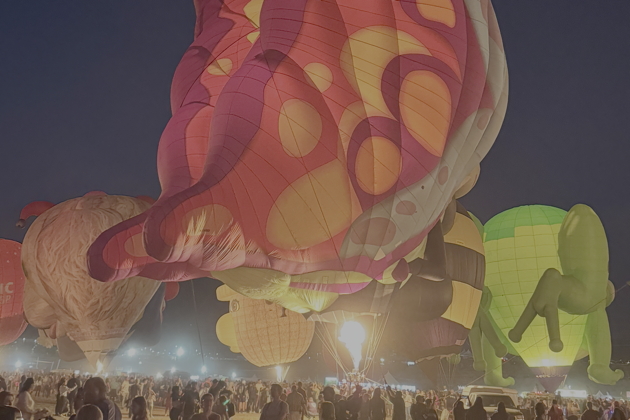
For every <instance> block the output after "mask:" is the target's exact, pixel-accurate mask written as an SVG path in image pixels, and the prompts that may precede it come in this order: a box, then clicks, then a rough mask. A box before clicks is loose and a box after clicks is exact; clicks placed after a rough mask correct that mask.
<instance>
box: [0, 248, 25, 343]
mask: <svg viewBox="0 0 630 420" xmlns="http://www.w3.org/2000/svg"><path fill="white" fill-rule="evenodd" d="M20 249H21V245H20V243H19V242H15V241H10V240H7V239H0V346H1V345H4V344H9V343H11V342H13V341H15V340H17V339H18V337H19V336H20V335H22V333H23V332H24V330H25V329H26V321H25V320H24V307H23V304H24V283H25V279H24V273H23V271H22V263H21V260H20Z"/></svg>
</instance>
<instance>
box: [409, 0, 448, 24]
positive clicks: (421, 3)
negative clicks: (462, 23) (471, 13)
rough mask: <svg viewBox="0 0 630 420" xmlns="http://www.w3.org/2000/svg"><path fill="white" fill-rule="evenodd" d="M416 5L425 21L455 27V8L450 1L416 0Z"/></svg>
mask: <svg viewBox="0 0 630 420" xmlns="http://www.w3.org/2000/svg"><path fill="white" fill-rule="evenodd" d="M416 4H417V6H418V11H420V14H421V15H422V16H424V18H425V19H428V20H432V21H434V22H439V23H443V24H444V25H446V26H448V27H449V28H453V27H455V21H456V19H455V8H454V7H453V2H452V1H451V0H416Z"/></svg>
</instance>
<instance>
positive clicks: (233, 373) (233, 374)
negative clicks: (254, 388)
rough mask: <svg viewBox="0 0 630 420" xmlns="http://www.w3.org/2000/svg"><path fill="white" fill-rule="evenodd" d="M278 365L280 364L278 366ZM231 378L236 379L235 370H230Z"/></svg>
mask: <svg viewBox="0 0 630 420" xmlns="http://www.w3.org/2000/svg"><path fill="white" fill-rule="evenodd" d="M278 367H280V366H278ZM232 379H236V372H232Z"/></svg>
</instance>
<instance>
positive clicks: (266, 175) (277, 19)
mask: <svg viewBox="0 0 630 420" xmlns="http://www.w3.org/2000/svg"><path fill="white" fill-rule="evenodd" d="M195 6H196V12H197V20H196V25H195V33H194V40H193V42H192V44H191V46H190V47H189V48H188V50H187V51H186V53H185V54H184V56H183V58H182V60H181V62H180V63H179V65H178V67H177V70H176V72H175V76H174V79H173V85H172V90H171V108H172V113H173V115H172V118H171V119H170V121H169V123H168V125H167V127H166V128H165V130H164V132H163V135H162V138H161V139H160V144H159V150H158V172H159V177H160V182H161V185H162V194H161V195H160V197H159V199H158V200H157V201H156V202H147V201H146V200H142V199H135V198H130V197H120V196H108V195H106V194H104V193H99V192H96V193H93V194H90V195H88V196H85V197H81V198H77V199H74V200H69V201H67V202H65V203H62V204H59V205H56V206H54V207H53V206H51V205H49V204H46V203H37V204H33V205H32V206H31V209H30V210H29V211H28V212H26V213H25V214H24V215H23V217H22V219H24V220H26V218H28V215H29V212H31V213H41V212H42V211H43V210H45V212H44V213H43V214H42V215H41V216H40V217H39V218H38V219H37V220H36V221H35V222H34V223H33V225H32V226H31V227H30V229H29V231H28V232H27V235H26V238H25V240H24V245H23V251H22V262H23V265H24V269H25V274H26V279H27V280H26V289H25V296H24V312H25V314H26V318H27V319H28V321H29V323H31V324H32V325H34V326H36V327H37V328H39V329H40V330H41V331H42V334H43V335H44V336H46V337H49V338H51V339H54V340H56V342H57V345H58V346H59V348H60V349H61V348H62V343H64V342H66V343H68V342H70V343H74V344H75V345H76V346H77V347H78V348H79V349H80V350H81V352H82V353H83V354H85V355H86V356H87V357H88V359H90V360H91V361H92V362H94V361H97V360H98V361H100V360H102V359H106V358H107V357H109V356H110V355H112V354H114V352H115V350H116V349H117V348H118V347H119V346H120V344H121V343H122V342H123V341H124V340H126V339H127V338H128V337H129V335H130V331H133V329H132V327H133V325H134V324H136V325H142V324H139V323H140V322H142V320H143V311H144V313H145V314H146V313H147V311H148V310H149V308H153V307H161V302H162V301H163V298H162V297H161V296H162V294H160V293H164V292H163V291H162V292H159V291H158V290H159V283H157V282H154V281H153V280H161V281H165V282H177V281H184V280H189V279H193V278H198V277H206V276H207V277H212V278H215V279H218V280H220V281H222V282H223V283H225V287H224V288H220V289H219V299H220V300H225V301H229V302H230V312H229V313H228V314H226V315H224V316H223V317H222V318H221V319H220V320H219V322H218V324H217V334H218V336H219V338H220V340H221V341H222V342H223V343H225V344H226V345H228V346H229V347H230V348H231V349H232V350H233V351H236V352H241V353H242V354H243V355H244V356H245V357H246V358H247V359H248V360H250V361H251V362H252V363H254V364H256V365H258V366H264V365H269V364H279V363H288V362H291V361H293V360H296V359H297V358H299V357H300V356H301V355H302V354H303V353H304V352H305V351H306V348H307V347H308V345H309V344H310V342H311V340H312V337H313V331H314V321H321V322H329V323H333V324H334V323H335V322H336V320H347V319H358V317H360V316H366V315H367V316H371V317H372V318H373V319H385V318H389V322H391V323H392V324H393V326H392V327H389V328H386V329H385V330H386V333H387V334H388V335H386V337H387V340H385V341H386V342H387V343H390V344H391V345H392V346H394V347H395V350H396V351H397V352H398V353H400V354H405V355H406V356H407V357H409V358H410V360H418V361H425V365H424V366H426V367H427V370H431V369H433V371H435V364H434V363H433V362H430V361H439V360H440V359H442V358H445V357H450V358H451V360H455V359H456V357H452V356H456V355H457V354H458V353H459V351H460V349H461V346H462V345H463V344H464V341H465V340H466V338H467V337H468V335H469V331H470V334H471V341H472V343H473V348H474V350H475V359H476V363H475V366H476V367H477V368H479V369H486V381H487V382H488V383H492V384H501V385H505V384H509V383H511V380H510V379H509V378H503V376H502V374H501V371H500V359H499V358H498V357H499V356H502V355H504V354H505V352H507V351H510V352H511V353H513V354H519V355H520V356H521V357H523V359H524V360H525V361H526V362H527V363H528V364H529V365H530V366H532V368H535V369H538V370H540V372H541V373H540V376H541V377H545V378H548V377H554V375H555V376H558V375H560V376H561V371H562V369H559V367H567V366H570V365H571V363H572V362H573V361H574V360H575V359H576V358H579V357H582V356H583V355H585V354H586V352H588V354H590V356H591V366H590V367H589V375H590V377H591V379H593V380H595V381H598V382H601V383H614V382H616V380H618V379H619V378H620V374H619V372H612V371H611V370H610V368H609V366H608V365H609V362H610V336H609V332H608V325H607V317H606V312H605V307H606V305H607V304H609V303H610V301H612V298H613V293H612V292H611V290H612V289H611V287H610V283H609V282H608V278H607V274H608V272H607V266H606V265H607V262H608V253H607V245H606V238H605V233H604V231H603V227H602V226H601V223H600V222H599V219H598V218H597V216H596V215H595V214H594V213H593V212H592V210H590V209H589V208H588V207H586V206H576V207H574V208H573V209H572V210H571V211H570V212H569V213H568V214H567V213H566V212H564V211H562V210H558V209H553V208H550V207H544V206H535V207H527V208H525V209H513V210H509V211H507V212H504V213H502V214H500V215H498V216H496V217H495V218H493V219H492V220H490V221H489V222H488V223H487V224H486V225H485V226H482V225H481V223H480V222H479V221H478V220H477V219H476V218H475V217H474V216H473V215H472V214H470V213H469V212H468V211H466V209H465V208H464V207H463V206H462V205H461V203H460V202H459V201H458V199H459V198H461V197H462V196H464V195H465V194H467V193H468V192H469V191H470V190H471V189H472V188H473V186H474V185H475V183H476V181H477V178H478V176H479V164H480V161H481V160H482V159H483V158H484V157H485V155H486V154H487V153H488V151H489V149H490V147H491V146H492V144H493V143H494V141H495V139H496V136H497V134H498V131H499V129H500V127H501V124H502V122H503V118H504V116H505V110H506V105H507V93H508V73H507V66H506V62H505V52H504V49H503V44H502V41H501V34H500V31H499V27H498V24H497V21H496V16H495V13H494V10H493V8H492V5H491V3H490V1H489V0H433V1H430V2H426V1H414V0H402V1H395V2H392V1H391V0H369V1H366V2H362V3H361V4H360V5H357V2H356V1H354V0H331V1H308V0H291V1H285V0H278V1H262V0H225V1H223V2H216V1H214V0H199V1H196V2H195ZM149 201H152V200H149ZM23 223H24V222H23ZM95 279H96V280H95ZM97 280H99V281H100V282H99V281H97ZM484 281H485V286H484ZM5 284H6V283H5ZM167 284H169V285H171V284H174V283H167ZM156 292H157V293H158V295H156ZM0 296H1V295H0ZM154 296H158V298H157V303H152V302H153V301H152V299H153V298H154ZM145 308H147V309H145ZM480 308H481V310H479V309H480ZM2 310H3V312H2V314H3V315H2V316H3V317H4V316H5V315H4V314H5V310H4V307H3V308H2ZM14 312H15V311H14V310H13V309H12V310H11V311H7V313H9V314H13V313H14ZM18 312H19V310H18ZM154 313H157V312H156V311H154ZM537 315H540V316H542V317H544V318H545V320H546V324H547V328H546V329H545V325H544V322H542V321H541V318H537V317H536V316H537ZM145 316H146V315H145ZM379 317H380V318H379ZM331 320H332V321H331ZM147 323H149V324H150V322H149V321H147ZM147 325H148V324H147ZM373 325H374V326H376V324H373ZM567 326H569V327H567ZM149 327H150V325H149V326H143V327H142V328H140V327H138V328H137V329H136V330H135V332H133V335H138V334H142V332H143V331H145V330H150V328H149ZM547 333H548V335H547ZM282 334H284V335H285V336H286V337H289V339H288V340H287V339H286V337H282V336H281V335H282ZM64 337H65V338H64ZM547 337H549V343H548V344H547V343H545V342H543V341H545V340H546V339H547ZM543 338H544V339H545V340H543ZM532 340H537V341H536V342H533V341H532ZM583 342H585V343H587V345H586V347H587V348H586V349H584V351H581V349H582V343H583ZM356 360H357V357H355V364H356ZM455 361H456V360H455ZM431 363H433V364H431ZM552 367H554V368H557V369H555V371H554V372H550V371H549V369H550V368H552ZM558 372H560V373H558ZM549 387H550V388H553V385H550V386H549Z"/></svg>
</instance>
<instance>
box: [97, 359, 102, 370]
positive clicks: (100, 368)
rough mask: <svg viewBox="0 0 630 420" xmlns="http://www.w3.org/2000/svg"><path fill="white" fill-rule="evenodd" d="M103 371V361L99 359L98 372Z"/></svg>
mask: <svg viewBox="0 0 630 420" xmlns="http://www.w3.org/2000/svg"><path fill="white" fill-rule="evenodd" d="M102 371H103V363H101V361H100V360H99V361H98V362H96V373H101V372H102Z"/></svg>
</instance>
